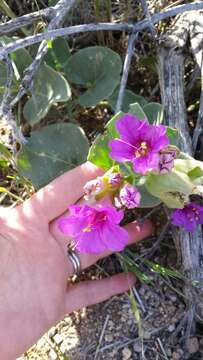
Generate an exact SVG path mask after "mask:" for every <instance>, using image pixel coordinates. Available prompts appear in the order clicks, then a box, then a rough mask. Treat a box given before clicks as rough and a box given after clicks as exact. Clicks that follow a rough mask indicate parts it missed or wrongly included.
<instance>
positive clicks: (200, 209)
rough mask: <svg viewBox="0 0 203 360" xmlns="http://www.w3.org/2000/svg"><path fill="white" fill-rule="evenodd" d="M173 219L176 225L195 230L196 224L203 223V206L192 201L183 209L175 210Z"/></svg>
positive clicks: (187, 229)
mask: <svg viewBox="0 0 203 360" xmlns="http://www.w3.org/2000/svg"><path fill="white" fill-rule="evenodd" d="M171 219H172V223H173V224H174V225H177V226H181V227H183V228H184V229H185V230H186V231H194V230H195V227H196V225H199V224H203V206H201V205H198V204H195V203H193V202H191V203H189V204H187V205H186V206H185V207H184V208H183V209H176V210H174V211H173V213H172V215H171Z"/></svg>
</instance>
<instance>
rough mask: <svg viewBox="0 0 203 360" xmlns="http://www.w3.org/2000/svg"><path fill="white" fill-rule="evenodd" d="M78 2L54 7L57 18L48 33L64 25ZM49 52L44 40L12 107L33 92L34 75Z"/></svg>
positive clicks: (62, 0)
mask: <svg viewBox="0 0 203 360" xmlns="http://www.w3.org/2000/svg"><path fill="white" fill-rule="evenodd" d="M75 2H76V0H59V2H58V3H57V4H56V6H55V7H54V11H55V16H54V17H53V19H52V20H51V22H50V24H49V26H48V31H49V30H52V29H55V28H57V27H59V26H60V25H61V24H62V23H63V20H64V18H65V17H66V15H67V13H68V12H69V11H70V9H71V8H72V7H73V5H74V4H75ZM47 51H48V44H47V41H46V40H43V41H42V43H41V44H40V46H39V49H38V52H37V55H36V57H35V59H34V61H33V62H32V64H31V65H30V66H29V67H28V68H27V69H26V72H25V76H24V77H23V79H22V82H21V86H20V89H19V92H18V94H17V95H16V97H15V98H14V99H13V101H12V103H11V107H13V106H15V104H17V103H18V101H19V100H20V99H21V98H22V97H23V95H24V94H25V93H26V91H27V90H32V88H33V82H34V75H35V74H36V72H37V71H38V69H39V66H40V64H41V62H42V60H43V57H44V56H45V55H46V53H47Z"/></svg>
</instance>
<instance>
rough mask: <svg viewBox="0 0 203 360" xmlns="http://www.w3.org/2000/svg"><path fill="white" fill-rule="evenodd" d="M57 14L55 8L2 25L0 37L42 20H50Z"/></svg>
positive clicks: (0, 26) (0, 25) (36, 12)
mask: <svg viewBox="0 0 203 360" xmlns="http://www.w3.org/2000/svg"><path fill="white" fill-rule="evenodd" d="M54 13H55V10H54V7H49V8H46V9H44V10H40V11H35V12H33V13H31V14H26V15H23V16H20V17H18V18H15V19H12V20H9V21H7V22H5V23H2V24H0V35H5V34H8V33H11V32H14V31H16V30H18V29H19V28H22V27H25V26H28V25H31V24H33V23H34V22H35V21H38V20H40V19H45V20H49V19H50V18H52V17H53V14H54Z"/></svg>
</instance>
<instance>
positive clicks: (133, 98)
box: [108, 88, 147, 113]
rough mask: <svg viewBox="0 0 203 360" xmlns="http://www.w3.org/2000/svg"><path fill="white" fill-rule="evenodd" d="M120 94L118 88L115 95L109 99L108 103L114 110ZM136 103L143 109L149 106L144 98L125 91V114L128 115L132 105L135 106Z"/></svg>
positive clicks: (123, 109) (123, 106) (122, 108)
mask: <svg viewBox="0 0 203 360" xmlns="http://www.w3.org/2000/svg"><path fill="white" fill-rule="evenodd" d="M118 94H119V88H116V89H115V90H114V92H113V94H111V96H110V97H109V99H108V103H109V105H110V106H111V108H112V109H113V110H115V109H116V103H117V100H118ZM134 103H138V104H139V105H140V106H141V107H143V106H145V105H146V104H147V101H146V100H145V98H144V97H143V96H140V95H136V94H135V93H134V92H133V91H131V90H125V91H124V98H123V103H122V107H121V110H122V111H124V112H125V113H128V112H129V106H130V104H134Z"/></svg>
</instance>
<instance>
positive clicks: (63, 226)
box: [57, 215, 87, 236]
mask: <svg viewBox="0 0 203 360" xmlns="http://www.w3.org/2000/svg"><path fill="white" fill-rule="evenodd" d="M57 223H58V227H59V229H60V230H61V232H62V233H63V234H65V235H69V236H75V235H76V234H77V233H80V231H81V230H82V229H84V228H85V227H87V220H86V219H85V218H83V217H82V218H77V219H76V217H75V216H71V215H70V216H69V217H67V218H61V219H59V220H58V222H57Z"/></svg>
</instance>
